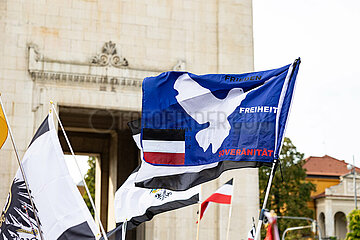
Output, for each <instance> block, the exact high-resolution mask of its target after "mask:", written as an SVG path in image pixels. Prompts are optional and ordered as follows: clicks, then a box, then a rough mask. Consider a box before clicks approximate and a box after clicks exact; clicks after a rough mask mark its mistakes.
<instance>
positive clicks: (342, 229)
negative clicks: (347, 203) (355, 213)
mask: <svg viewBox="0 0 360 240" xmlns="http://www.w3.org/2000/svg"><path fill="white" fill-rule="evenodd" d="M334 228H335V236H336V237H337V238H338V239H345V237H346V233H347V221H346V215H345V213H343V212H337V213H335V215H334Z"/></svg>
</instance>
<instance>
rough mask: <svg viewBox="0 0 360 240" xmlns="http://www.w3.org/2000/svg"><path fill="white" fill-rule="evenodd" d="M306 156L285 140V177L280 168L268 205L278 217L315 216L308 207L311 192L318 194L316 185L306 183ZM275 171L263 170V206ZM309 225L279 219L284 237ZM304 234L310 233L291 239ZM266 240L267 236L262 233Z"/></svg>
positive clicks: (283, 158) (303, 231)
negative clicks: (267, 188)
mask: <svg viewBox="0 0 360 240" xmlns="http://www.w3.org/2000/svg"><path fill="white" fill-rule="evenodd" d="M303 158H304V154H302V153H300V152H298V151H297V150H296V147H295V146H294V145H293V143H292V142H291V140H290V139H289V138H285V139H284V144H283V147H282V150H281V153H280V162H281V168H282V173H283V174H282V175H283V179H282V176H281V172H280V171H279V170H280V169H278V170H277V171H276V173H275V176H274V179H273V182H272V187H271V191H270V195H269V199H268V203H267V208H268V209H271V210H274V211H275V212H276V214H277V215H278V216H296V217H310V218H312V217H313V214H314V213H313V211H312V210H311V209H309V208H308V205H307V202H308V201H310V200H311V198H310V193H311V191H315V185H314V184H312V183H310V182H307V181H305V177H306V171H305V169H303V168H302V166H303V165H304V163H305V160H303ZM270 171H271V169H270V168H268V167H261V168H260V169H259V188H260V204H262V203H263V201H264V197H265V188H266V185H267V182H268V179H269V175H270ZM307 224H308V223H307V222H305V221H303V220H289V219H279V220H278V226H279V232H280V236H281V235H282V233H283V232H284V230H285V229H286V228H288V227H294V226H304V225H307ZM302 233H305V234H310V231H305V230H302V231H297V232H289V233H288V234H287V235H286V236H287V239H300V238H301V237H302ZM262 236H263V237H265V233H263V234H262Z"/></svg>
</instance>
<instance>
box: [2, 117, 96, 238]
mask: <svg viewBox="0 0 360 240" xmlns="http://www.w3.org/2000/svg"><path fill="white" fill-rule="evenodd" d="M22 165H23V168H24V172H25V176H26V180H27V181H28V185H29V189H30V192H31V196H32V199H33V202H34V205H35V209H33V208H32V206H31V202H30V198H29V195H28V193H27V189H26V186H25V182H24V179H23V177H22V174H21V171H20V169H19V170H18V171H17V173H16V175H15V178H14V181H13V183H12V185H11V188H10V192H9V195H8V197H7V201H6V204H5V207H4V209H3V212H2V213H1V216H0V240H13V239H19V240H20V239H40V236H39V227H38V226H37V223H36V220H35V214H36V215H37V216H38V219H39V221H40V225H41V230H42V234H43V236H44V238H45V239H49V240H52V239H54V240H55V239H56V240H67V239H77V240H95V237H98V236H99V232H98V230H97V227H96V225H95V222H94V220H93V218H92V216H91V214H90V212H89V210H88V208H87V206H86V204H85V202H84V200H83V198H82V197H81V195H80V192H79V191H78V189H77V187H76V185H75V183H74V181H73V180H72V178H71V176H70V174H69V172H68V169H67V166H66V163H65V159H64V154H63V152H62V149H61V146H60V142H59V139H58V137H57V131H56V128H55V126H54V121H53V117H52V114H49V115H48V117H46V119H45V120H44V122H43V123H42V124H41V126H40V127H39V129H38V130H37V132H36V134H35V136H34V137H33V139H32V141H31V143H30V145H29V147H28V149H27V151H26V153H25V155H24V158H23V160H22Z"/></svg>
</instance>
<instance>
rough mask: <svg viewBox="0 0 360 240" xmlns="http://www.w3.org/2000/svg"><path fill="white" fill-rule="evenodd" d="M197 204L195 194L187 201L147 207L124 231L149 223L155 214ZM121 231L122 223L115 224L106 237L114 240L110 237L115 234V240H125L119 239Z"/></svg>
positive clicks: (102, 238) (197, 200) (128, 223)
mask: <svg viewBox="0 0 360 240" xmlns="http://www.w3.org/2000/svg"><path fill="white" fill-rule="evenodd" d="M198 202H199V194H195V195H194V196H192V197H191V198H189V199H185V200H177V201H172V202H167V203H164V204H163V205H160V206H152V207H149V208H148V209H146V212H145V214H144V215H141V216H137V217H133V218H131V219H130V220H129V221H128V222H127V225H126V230H127V231H129V230H131V229H134V228H136V227H137V226H139V225H140V224H141V223H143V222H147V221H150V220H151V219H152V218H153V217H154V216H155V215H157V214H160V213H164V212H168V211H172V210H175V209H179V208H183V207H187V206H190V205H193V204H196V203H198ZM121 230H122V223H119V224H117V227H116V228H115V229H113V230H111V231H109V232H108V233H107V234H106V235H107V237H108V238H109V239H114V238H112V237H113V236H114V234H115V236H116V237H115V239H116V240H125V239H121ZM100 240H104V237H101V238H100Z"/></svg>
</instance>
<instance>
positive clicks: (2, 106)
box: [0, 93, 45, 240]
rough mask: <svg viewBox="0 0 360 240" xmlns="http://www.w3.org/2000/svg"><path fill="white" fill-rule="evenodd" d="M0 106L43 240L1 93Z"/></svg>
mask: <svg viewBox="0 0 360 240" xmlns="http://www.w3.org/2000/svg"><path fill="white" fill-rule="evenodd" d="M0 105H1V108H2V110H3V113H4V117H5V121H6V124H7V126H8V130H9V135H10V139H11V142H12V145H13V147H14V150H15V155H16V159H17V161H18V164H19V167H20V171H21V174H22V177H23V178H24V182H25V186H26V190H27V193H28V195H29V199H30V203H31V207H32V209H33V210H34V216H35V220H36V224H37V226H38V230H39V235H40V238H41V240H44V239H45V238H44V236H43V234H42V231H41V226H40V222H39V218H38V216H37V212H36V209H35V204H34V201H33V199H32V196H31V193H30V189H29V184H28V181H27V179H26V176H25V171H24V169H23V166H22V164H21V160H20V157H19V152H18V150H17V147H16V144H15V140H14V136H13V134H12V131H11V127H10V123H9V120H8V118H7V115H6V112H5V108H4V105H3V102H2V100H1V93H0ZM35 237H36V234H35Z"/></svg>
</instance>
